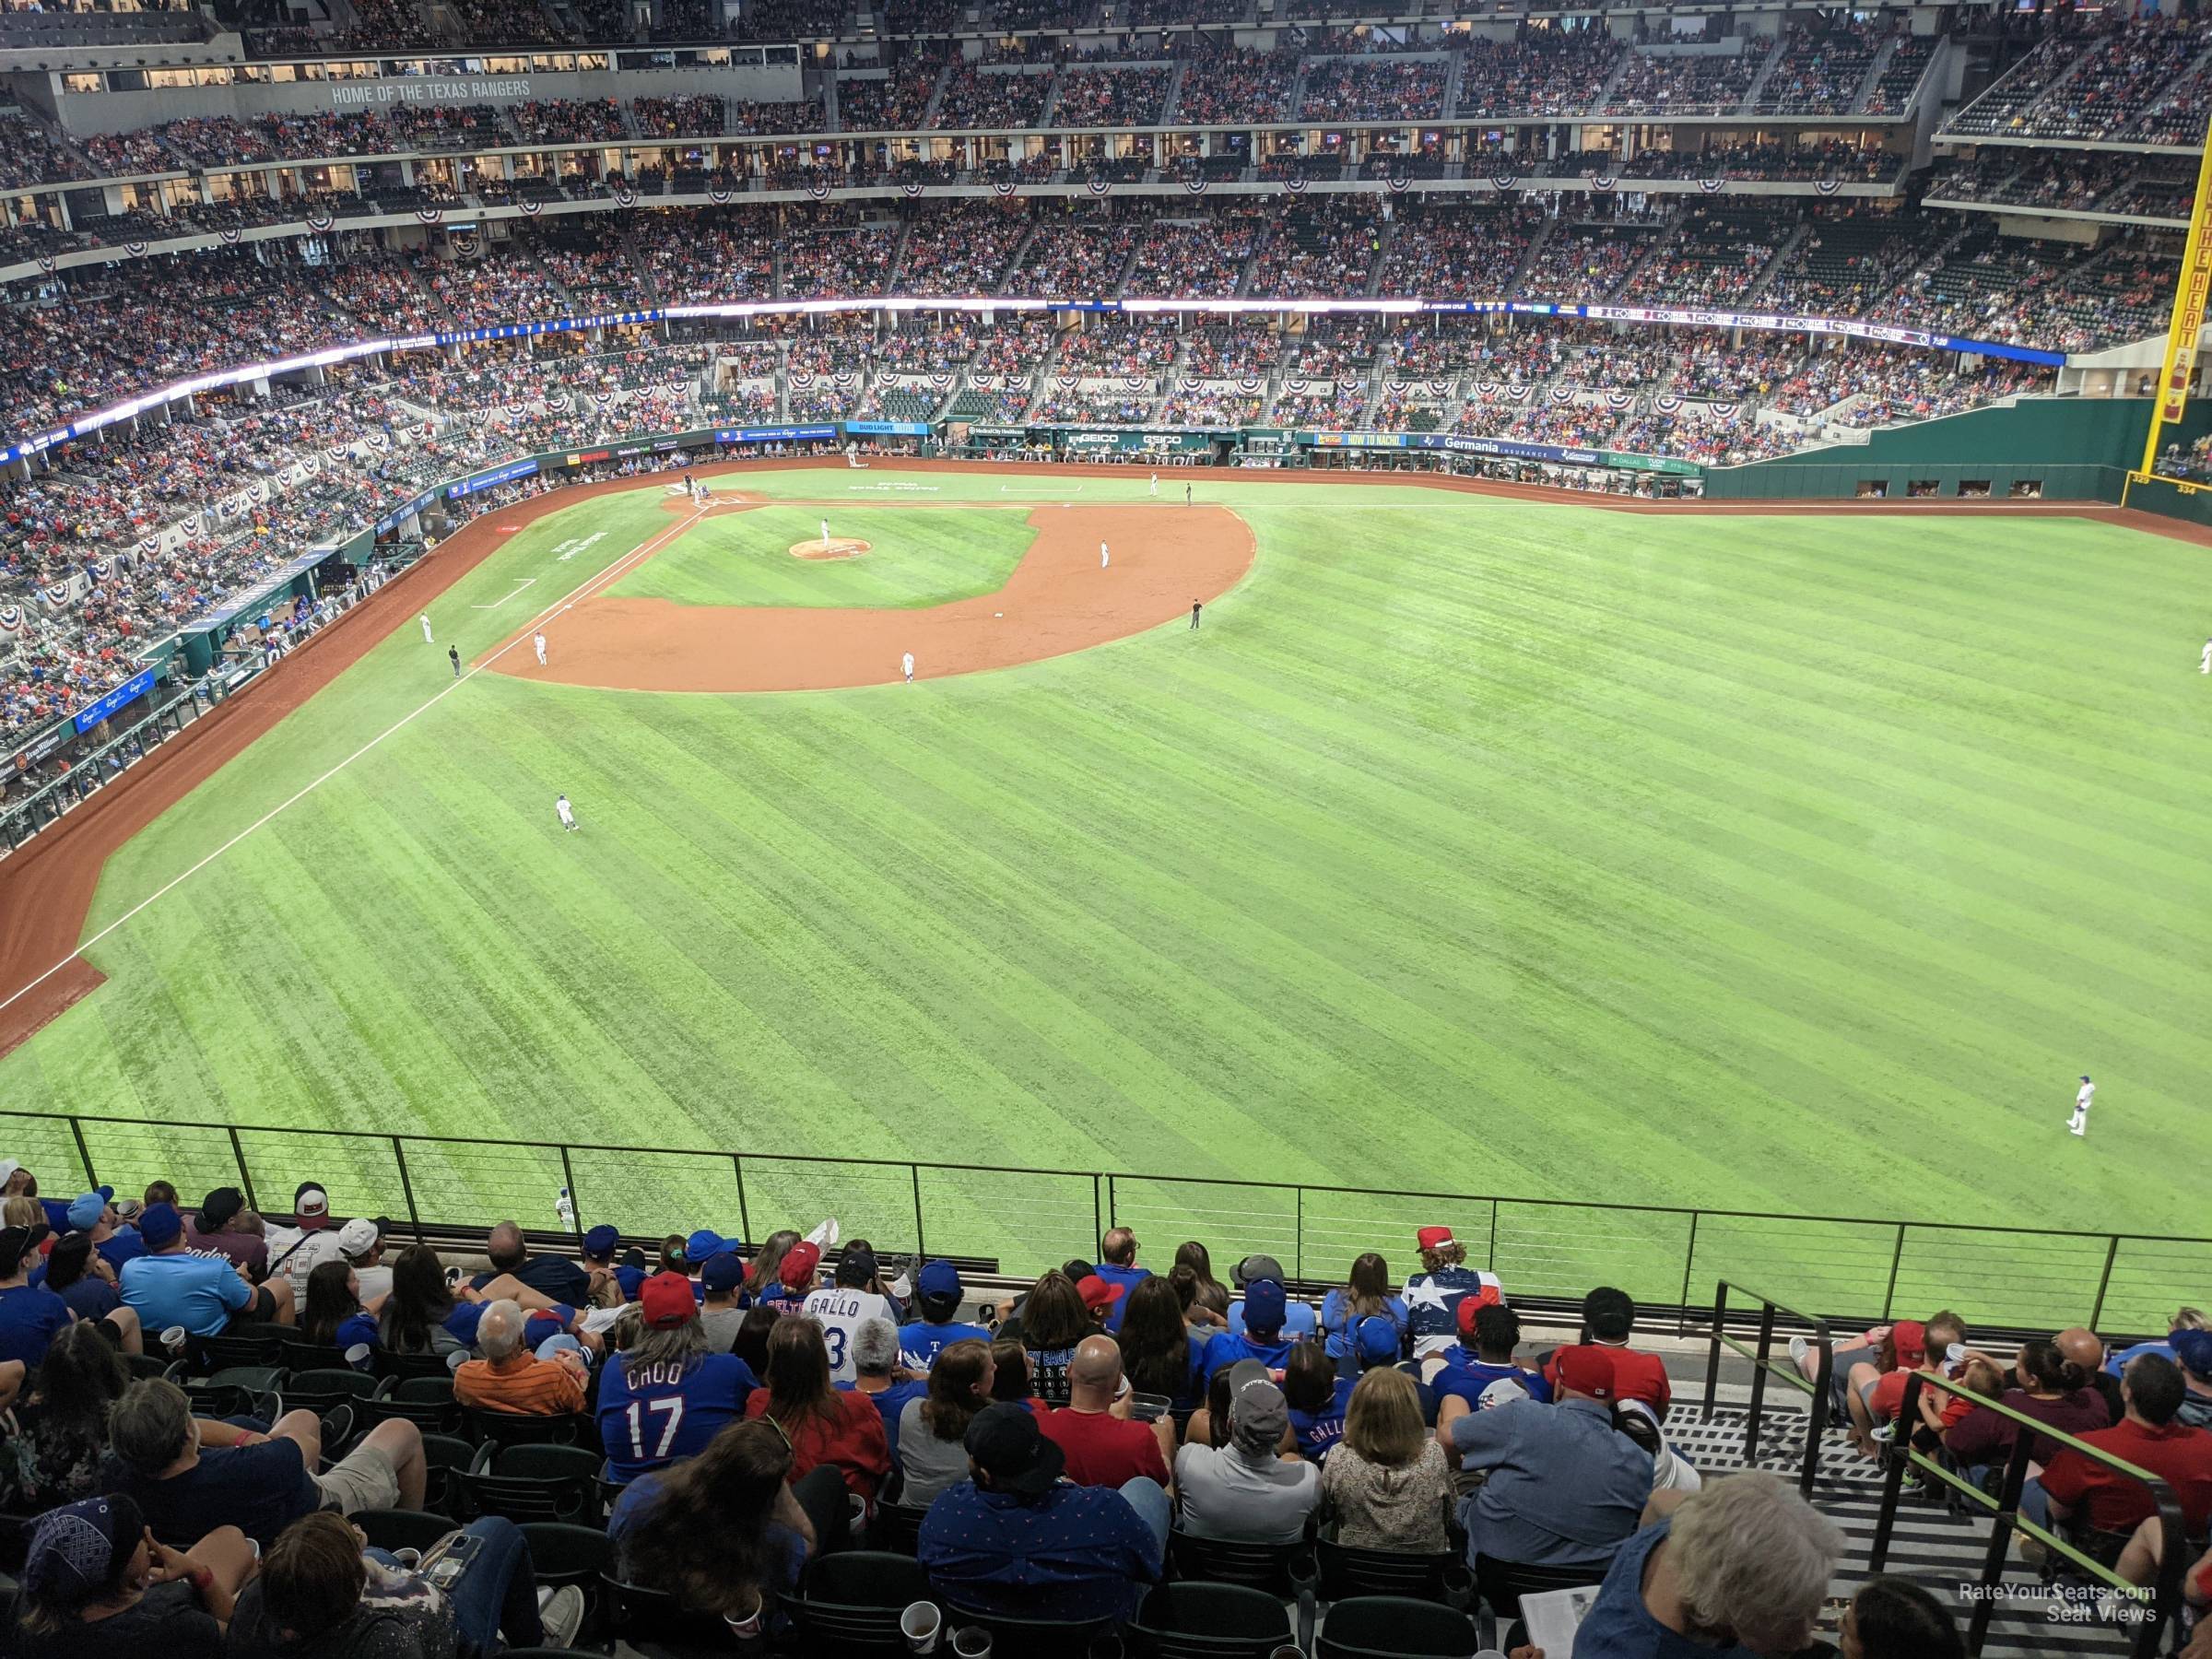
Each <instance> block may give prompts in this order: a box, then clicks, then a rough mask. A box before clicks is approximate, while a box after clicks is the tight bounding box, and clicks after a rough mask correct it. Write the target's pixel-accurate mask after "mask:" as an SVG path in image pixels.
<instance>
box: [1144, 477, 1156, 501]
mask: <svg viewBox="0 0 2212 1659" xmlns="http://www.w3.org/2000/svg"><path fill="white" fill-rule="evenodd" d="M1145 493H1146V494H1147V495H1148V496H1150V497H1152V498H1153V499H1154V500H1158V499H1159V474H1158V473H1154V474H1153V475H1152V484H1151V487H1150V488H1147V490H1146V491H1145Z"/></svg>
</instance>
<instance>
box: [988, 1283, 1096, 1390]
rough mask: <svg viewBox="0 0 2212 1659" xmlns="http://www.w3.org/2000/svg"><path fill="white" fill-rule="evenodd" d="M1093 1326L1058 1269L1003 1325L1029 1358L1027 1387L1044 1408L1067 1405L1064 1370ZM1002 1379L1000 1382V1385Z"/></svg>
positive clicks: (1076, 1293)
mask: <svg viewBox="0 0 2212 1659" xmlns="http://www.w3.org/2000/svg"><path fill="white" fill-rule="evenodd" d="M1094 1328H1095V1327H1094V1326H1093V1324H1092V1322H1091V1316H1090V1309H1089V1308H1088V1306H1087V1305H1086V1304H1085V1302H1084V1300H1083V1297H1082V1293H1081V1292H1080V1291H1078V1290H1077V1288H1076V1281H1075V1280H1074V1279H1073V1278H1070V1277H1068V1276H1067V1275H1066V1274H1065V1273H1064V1272H1062V1271H1061V1270H1060V1269H1059V1268H1056V1267H1055V1268H1053V1269H1051V1270H1049V1271H1048V1272H1046V1273H1045V1275H1044V1276H1043V1277H1041V1278H1040V1279H1039V1280H1038V1281H1037V1282H1036V1284H1034V1285H1033V1286H1031V1287H1030V1293H1029V1295H1028V1296H1027V1297H1025V1298H1024V1299H1023V1300H1022V1303H1021V1311H1020V1312H1019V1313H1018V1315H1017V1316H1016V1317H1015V1318H1013V1319H1010V1320H1008V1321H1007V1322H1006V1326H1005V1327H1004V1328H1003V1334H1004V1335H1009V1336H1013V1335H1018V1337H1019V1338H1020V1341H1021V1346H1022V1349H1023V1351H1024V1352H1025V1353H1026V1354H1028V1356H1029V1369H1030V1390H1031V1391H1032V1392H1033V1393H1034V1394H1036V1396H1037V1398H1039V1399H1041V1400H1042V1401H1043V1402H1044V1403H1045V1404H1046V1405H1047V1406H1065V1405H1066V1404H1067V1399H1068V1390H1067V1368H1068V1365H1069V1363H1070V1362H1071V1361H1072V1360H1073V1359H1075V1357H1076V1344H1077V1343H1078V1342H1081V1341H1082V1340H1083V1338H1084V1337H1086V1336H1088V1335H1090V1333H1091V1331H1092V1330H1093V1329H1094ZM1003 1381H1004V1379H1002V1382H1003Z"/></svg>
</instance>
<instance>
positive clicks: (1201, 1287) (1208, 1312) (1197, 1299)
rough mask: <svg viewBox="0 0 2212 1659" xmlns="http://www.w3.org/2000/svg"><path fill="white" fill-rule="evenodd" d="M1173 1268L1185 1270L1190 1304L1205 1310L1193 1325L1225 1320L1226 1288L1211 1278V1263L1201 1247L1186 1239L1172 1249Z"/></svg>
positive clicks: (1204, 1249)
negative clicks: (1191, 1294) (1188, 1285)
mask: <svg viewBox="0 0 2212 1659" xmlns="http://www.w3.org/2000/svg"><path fill="white" fill-rule="evenodd" d="M1175 1265H1176V1266H1177V1267H1178V1268H1188V1269H1189V1270H1190V1274H1191V1282H1192V1285H1193V1287H1194V1292H1193V1297H1194V1305H1195V1306H1196V1307H1197V1308H1201V1309H1204V1310H1205V1313H1204V1315H1203V1316H1200V1317H1199V1318H1198V1319H1197V1321H1196V1323H1199V1324H1217V1325H1218V1324H1222V1323H1223V1322H1224V1321H1225V1320H1227V1319H1228V1317H1229V1287H1228V1286H1227V1285H1224V1284H1223V1283H1222V1282H1221V1281H1220V1280H1219V1279H1218V1278H1216V1277H1214V1260H1213V1257H1212V1256H1211V1255H1210V1254H1209V1253H1207V1251H1206V1246H1205V1245H1203V1244H1201V1243H1199V1242H1198V1241H1197V1240H1195V1239H1189V1240H1186V1241H1183V1242H1182V1243H1181V1244H1178V1245H1177V1246H1176V1247H1175Z"/></svg>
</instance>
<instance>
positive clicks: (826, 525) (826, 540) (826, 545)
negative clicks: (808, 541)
mask: <svg viewBox="0 0 2212 1659" xmlns="http://www.w3.org/2000/svg"><path fill="white" fill-rule="evenodd" d="M822 551H823V552H825V553H827V552H829V551H830V521H829V520H828V519H824V520H823V521H822Z"/></svg>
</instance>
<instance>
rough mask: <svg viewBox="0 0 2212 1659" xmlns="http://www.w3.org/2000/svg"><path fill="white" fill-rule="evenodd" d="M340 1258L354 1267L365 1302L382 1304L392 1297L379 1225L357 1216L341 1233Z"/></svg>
mask: <svg viewBox="0 0 2212 1659" xmlns="http://www.w3.org/2000/svg"><path fill="white" fill-rule="evenodd" d="M338 1254H339V1255H341V1256H343V1257H344V1258H345V1259H346V1260H347V1262H348V1263H350V1264H351V1265H352V1266H353V1274H354V1277H355V1278H356V1279H358V1280H359V1282H360V1298H361V1300H363V1301H364V1302H375V1301H381V1300H382V1299H383V1298H385V1297H387V1296H389V1295H391V1294H392V1269H391V1268H389V1267H386V1266H385V1265H383V1260H384V1229H383V1224H382V1222H379V1221H371V1220H370V1219H369V1218H366V1217H364V1216H356V1217H355V1218H353V1219H352V1220H350V1221H348V1222H347V1223H346V1224H345V1225H344V1226H343V1227H341V1228H339V1229H338Z"/></svg>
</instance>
